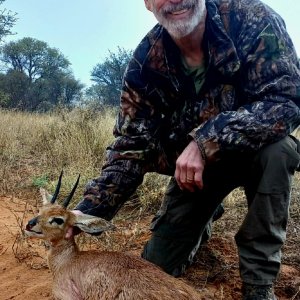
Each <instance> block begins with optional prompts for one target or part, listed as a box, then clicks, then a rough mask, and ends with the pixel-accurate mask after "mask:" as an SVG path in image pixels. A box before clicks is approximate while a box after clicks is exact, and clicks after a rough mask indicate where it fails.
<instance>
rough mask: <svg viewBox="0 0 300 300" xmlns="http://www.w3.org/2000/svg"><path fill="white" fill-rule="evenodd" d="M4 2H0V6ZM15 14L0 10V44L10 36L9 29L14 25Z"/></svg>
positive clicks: (2, 0) (1, 0)
mask: <svg viewBox="0 0 300 300" xmlns="http://www.w3.org/2000/svg"><path fill="white" fill-rule="evenodd" d="M3 2H5V0H0V6H1V5H2V4H3ZM16 20H17V18H16V14H15V13H13V12H11V11H8V10H7V9H5V8H4V9H0V42H3V39H4V38H5V37H6V36H8V35H11V34H12V31H11V28H12V27H13V26H14V24H15V23H16Z"/></svg>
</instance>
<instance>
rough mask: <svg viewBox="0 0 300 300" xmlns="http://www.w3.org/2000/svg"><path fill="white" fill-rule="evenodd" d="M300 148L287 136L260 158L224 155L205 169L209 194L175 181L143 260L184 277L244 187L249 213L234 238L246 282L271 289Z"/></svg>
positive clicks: (155, 223)
mask: <svg viewBox="0 0 300 300" xmlns="http://www.w3.org/2000/svg"><path fill="white" fill-rule="evenodd" d="M298 144H299V142H298V141H297V140H295V139H294V138H292V137H289V136H288V137H286V138H284V139H282V140H280V141H279V142H276V143H274V144H270V145H268V146H265V147H264V148H262V149H261V150H259V151H258V152H257V153H256V154H255V155H249V154H243V153H236V152H228V153H225V154H224V155H222V158H221V159H220V160H219V161H217V162H214V163H211V164H208V165H207V166H206V167H205V170H204V173H203V182H204V188H203V189H202V190H198V191H197V192H194V193H191V192H188V191H182V190H180V188H179V187H178V185H177V183H176V181H175V179H174V178H172V179H171V180H170V183H169V186H168V188H167V191H166V194H165V198H164V200H163V202H162V206H161V208H160V210H159V211H158V213H157V214H156V216H155V217H154V219H153V221H152V223H151V226H150V229H151V231H152V236H151V239H150V240H149V241H148V242H147V244H146V245H145V247H144V251H143V253H142V257H144V258H145V259H147V260H149V261H151V262H153V263H155V264H157V265H159V266H160V267H161V268H162V269H164V270H165V271H166V272H167V273H169V274H171V275H173V276H180V275H181V274H182V273H183V272H184V271H185V269H186V268H187V267H188V266H189V265H190V264H191V263H192V262H193V258H194V256H195V254H196V252H197V250H198V248H199V246H200V245H201V243H203V241H204V240H206V239H207V238H208V237H209V236H210V228H211V223H212V220H213V217H214V215H216V213H218V212H217V211H218V210H219V209H220V203H222V201H223V199H224V198H225V197H226V196H227V195H228V194H229V193H230V192H231V191H232V190H234V189H235V188H237V187H243V188H244V191H245V195H246V198H247V203H248V212H247V214H246V216H245V218H244V221H243V223H242V225H241V226H240V228H239V230H238V232H237V234H236V236H235V240H236V244H237V247H238V253H239V263H240V274H241V278H242V281H243V282H245V283H250V284H257V285H267V284H272V283H273V281H274V280H275V279H276V277H277V275H278V273H279V269H280V264H281V247H282V245H283V243H284V241H285V239H286V226H287V221H288V215H289V204H290V192H291V184H292V175H293V174H294V172H295V170H296V169H297V168H298V166H299V162H300V155H299V150H300V149H299V146H298Z"/></svg>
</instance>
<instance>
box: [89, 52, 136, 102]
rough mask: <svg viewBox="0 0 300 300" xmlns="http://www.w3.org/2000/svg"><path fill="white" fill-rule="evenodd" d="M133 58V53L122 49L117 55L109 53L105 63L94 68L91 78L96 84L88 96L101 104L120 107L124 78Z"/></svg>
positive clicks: (90, 89)
mask: <svg viewBox="0 0 300 300" xmlns="http://www.w3.org/2000/svg"><path fill="white" fill-rule="evenodd" d="M131 56H132V51H126V50H125V49H123V48H120V47H118V51H117V53H112V52H111V51H109V56H108V57H107V58H106V59H105V60H104V62H103V63H99V64H97V65H96V66H95V67H94V68H93V70H92V73H91V76H92V80H93V81H94V82H95V83H96V84H94V85H93V86H92V87H90V88H89V89H88V90H87V92H86V95H87V96H88V97H89V98H90V99H96V100H97V101H99V103H101V104H105V105H113V106H115V105H118V104H119V98H120V92H121V88H122V78H123V75H124V72H125V69H126V66H127V64H128V62H129V60H130V58H131Z"/></svg>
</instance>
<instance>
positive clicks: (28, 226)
mask: <svg viewBox="0 0 300 300" xmlns="http://www.w3.org/2000/svg"><path fill="white" fill-rule="evenodd" d="M36 224H37V217H35V218H33V219H31V220H30V221H29V222H28V223H27V225H26V230H31V229H32V228H33V227H34V226H35V225H36Z"/></svg>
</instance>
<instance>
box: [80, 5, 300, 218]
mask: <svg viewBox="0 0 300 300" xmlns="http://www.w3.org/2000/svg"><path fill="white" fill-rule="evenodd" d="M206 7H207V19H206V28H205V35H204V44H203V45H204V48H205V57H206V62H207V69H206V75H205V82H204V85H203V86H202V88H201V90H200V92H199V93H198V94H197V93H196V90H195V86H194V81H193V79H192V78H190V77H188V76H187V75H186V74H185V73H184V71H183V68H182V60H181V54H180V52H179V49H178V48H177V46H176V45H175V43H174V42H173V40H172V39H171V38H170V36H169V35H168V33H167V32H166V30H165V29H163V28H162V27H161V26H160V25H156V26H155V27H154V28H153V29H152V30H151V31H150V32H149V33H148V34H147V35H146V36H145V38H144V39H143V40H142V41H141V43H140V44H139V45H138V47H137V49H136V50H135V52H134V55H133V58H132V59H131V61H130V63H129V65H128V67H127V70H126V72H125V75H124V81H123V90H122V93H121V107H120V112H119V115H118V118H117V122H116V125H115V128H114V135H115V141H114V142H113V144H112V145H110V146H109V147H108V148H107V160H106V163H105V165H104V166H103V168H102V172H101V175H100V177H99V178H96V179H94V180H92V181H91V182H90V183H89V184H88V185H87V188H86V191H85V194H84V200H83V201H82V202H81V203H80V204H79V205H78V207H77V208H78V209H80V210H82V211H85V212H86V213H89V214H93V215H98V216H102V217H105V218H107V219H110V218H112V217H113V215H114V214H115V213H116V212H117V210H118V209H119V208H120V207H121V205H122V204H123V203H124V201H126V199H128V197H129V196H130V195H131V194H132V193H133V192H134V191H135V190H136V188H137V187H138V185H139V184H141V182H142V180H143V176H144V174H145V173H146V172H153V171H154V172H158V173H163V174H169V175H173V174H174V170H175V162H176V159H177V157H178V156H179V154H180V153H181V152H182V150H183V149H184V148H185V146H186V145H187V144H188V142H189V140H190V139H191V138H194V139H195V140H196V141H197V142H198V143H201V144H202V145H203V146H204V149H205V152H206V155H207V158H208V162H209V161H213V160H216V159H218V158H219V157H220V156H221V154H222V152H224V151H231V150H236V151H249V152H254V151H257V150H258V149H260V148H261V147H262V146H263V145H265V144H269V143H272V142H275V141H277V140H279V139H281V138H283V137H284V136H286V135H288V134H289V133H290V132H292V131H293V130H294V129H295V128H296V127H297V126H298V125H299V123H300V110H299V105H300V72H299V62H298V59H297V55H296V53H295V50H294V47H293V44H292V42H291V40H290V38H289V36H288V34H287V32H286V28H285V24H284V22H283V20H282V19H281V18H280V16H278V15H277V14H276V13H275V12H274V11H273V10H271V9H270V8H269V7H267V6H266V5H264V4H263V3H262V2H260V1H259V0H207V1H206Z"/></svg>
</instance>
